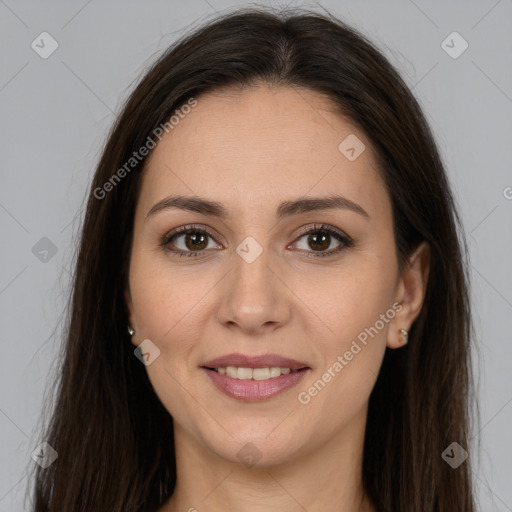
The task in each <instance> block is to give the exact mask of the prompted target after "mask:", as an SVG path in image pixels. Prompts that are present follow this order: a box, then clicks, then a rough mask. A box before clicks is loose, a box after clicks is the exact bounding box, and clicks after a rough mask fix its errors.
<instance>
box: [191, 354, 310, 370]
mask: <svg viewBox="0 0 512 512" xmlns="http://www.w3.org/2000/svg"><path fill="white" fill-rule="evenodd" d="M201 366H203V367H204V368H226V367H227V366H238V367H241V368H264V367H266V366H268V367H280V368H290V370H300V369H302V368H309V366H308V365H307V364H306V363H301V362H300V361H296V360H295V359H290V358H288V357H282V356H278V355H277V354H263V355H259V356H247V355H245V354H237V353H235V354H227V355H225V356H221V357H217V358H215V359H212V360H211V361H206V362H205V363H203V364H202V365H201Z"/></svg>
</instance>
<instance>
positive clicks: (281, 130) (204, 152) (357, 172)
mask: <svg viewBox="0 0 512 512" xmlns="http://www.w3.org/2000/svg"><path fill="white" fill-rule="evenodd" d="M196 100H197V105H196V106H195V107H193V108H191V110H190V112H189V113H188V114H186V115H184V116H183V117H182V118H181V119H180V120H179V122H178V123H177V124H176V125H174V127H173V129H172V130H170V131H169V133H166V134H164V136H163V138H162V140H161V142H159V143H158V144H157V146H156V148H155V149H153V150H152V153H151V154H150V156H149V158H148V160H147V162H146V166H145V171H144V177H143V186H142V189H141V197H140V201H141V203H142V208H143V210H144V211H145V212H147V211H148V210H149V209H150V208H151V206H152V205H153V204H154V203H155V202H156V201H158V200H160V199H162V198H163V197H165V196H166V195H168V194H171V193H186V194H191V193H192V194H197V195H200V196H202V197H211V198H212V199H215V200H216V201H220V202H223V203H226V205H228V206H230V205H232V206H233V208H234V209H236V210H237V211H238V213H242V212H243V211H245V210H249V209H254V208H255V207H257V208H258V209H259V210H262V209H263V208H264V205H265V204H268V206H269V208H271V207H272V204H273V203H274V202H276V203H277V202H278V201H279V200H281V199H283V198H290V197H293V198H296V197H300V196H305V195H308V194H309V195H315V196H317V195H322V194H323V195H327V194H330V193H334V192H339V193H342V194H343V195H345V196H347V197H349V198H350V199H353V200H354V201H357V202H359V203H361V204H362V206H363V207H364V208H365V209H366V210H367V211H368V212H369V213H370V215H371V216H372V217H373V215H372V213H371V212H372V210H373V212H374V214H376V215H382V211H381V212H380V213H379V210H382V209H386V208H390V203H389V198H388V197H387V193H386V192H385V187H384V184H383V182H382V179H381V177H380V174H379V172H378V171H377V166H376V161H375V158H374V154H373V150H372V148H371V145H370V141H369V140H368V139H367V137H366V135H365V134H364V133H363V132H362V131H361V130H360V129H359V128H358V127H357V126H355V125H354V124H353V123H352V122H350V121H349V120H348V119H346V118H345V117H343V116H341V115H340V114H339V113H338V112H337V111H336V109H335V106H334V104H333V103H332V102H331V101H330V100H329V99H328V98H326V97H325V96H322V95H320V94H319V93H316V92H314V91H311V90H309V89H304V88H300V89H298V88H291V87H269V86H259V87H254V88H249V89H248V88H245V89H243V90H240V89H235V88H229V89H223V90H218V91H214V92H209V93H206V94H204V95H201V96H199V97H197V98H196ZM347 137H350V138H349V139H347ZM354 137H357V138H354ZM344 140H349V141H355V142H356V144H364V147H365V149H364V151H363V152H362V153H361V154H360V156H359V157H357V158H356V159H355V160H350V159H349V158H347V156H346V155H345V154H344V153H343V152H342V151H340V149H339V146H340V143H342V141H344ZM357 141H360V142H357ZM352 145H354V144H352ZM343 147H344V146H342V149H343ZM362 147H363V146H362V145H361V146H360V147H356V149H357V150H360V148H362ZM273 197H275V198H276V201H269V200H270V199H271V198H273Z"/></svg>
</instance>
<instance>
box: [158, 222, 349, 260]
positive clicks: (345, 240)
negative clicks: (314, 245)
mask: <svg viewBox="0 0 512 512" xmlns="http://www.w3.org/2000/svg"><path fill="white" fill-rule="evenodd" d="M190 233H200V234H203V235H206V236H209V237H211V238H212V239H214V240H215V238H214V237H213V235H212V234H211V233H209V232H208V231H207V230H205V229H202V228H199V227H195V226H194V225H187V226H181V227H179V228H176V229H175V230H174V231H172V232H171V233H168V234H166V235H165V236H164V237H163V238H162V240H161V242H160V245H161V246H162V247H163V248H164V249H165V250H166V251H169V252H171V253H172V254H174V255H177V256H180V257H192V258H196V257H198V256H200V253H202V252H205V251H204V250H202V251H183V250H181V249H179V250H175V249H170V248H169V247H168V246H169V244H170V243H171V241H172V240H173V239H174V238H175V237H178V235H183V234H190ZM318 233H326V234H328V235H332V236H334V238H336V239H337V240H338V241H339V242H341V245H340V246H339V247H338V248H337V249H334V250H331V251H328V252H325V251H322V252H314V251H304V250H299V251H300V252H302V253H306V254H307V255H308V257H311V258H324V257H328V256H334V255H336V254H339V253H340V252H341V251H343V250H345V249H348V248H350V247H352V246H353V245H354V241H353V240H352V239H351V238H350V237H349V236H347V235H345V234H344V233H343V232H341V231H339V230H337V229H335V228H333V227H330V226H328V225H326V224H315V225H314V226H313V227H312V228H309V229H307V230H306V231H303V232H302V233H301V234H300V235H299V236H298V237H297V240H299V239H301V238H302V237H304V236H306V235H310V234H318ZM312 252H313V254H314V255H311V253H312Z"/></svg>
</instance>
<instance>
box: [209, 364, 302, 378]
mask: <svg viewBox="0 0 512 512" xmlns="http://www.w3.org/2000/svg"><path fill="white" fill-rule="evenodd" d="M202 368H205V369H206V370H211V371H212V372H216V373H218V374H220V375H226V376H227V377H230V378H232V379H238V380H258V381H261V380H268V379H275V378H277V377H280V376H281V375H289V374H291V373H297V372H301V371H303V370H307V369H309V367H308V366H304V367H303V368H298V369H292V368H288V367H280V366H271V367H268V366H264V367H260V368H248V367H243V366H221V367H218V368H210V367H207V366H202Z"/></svg>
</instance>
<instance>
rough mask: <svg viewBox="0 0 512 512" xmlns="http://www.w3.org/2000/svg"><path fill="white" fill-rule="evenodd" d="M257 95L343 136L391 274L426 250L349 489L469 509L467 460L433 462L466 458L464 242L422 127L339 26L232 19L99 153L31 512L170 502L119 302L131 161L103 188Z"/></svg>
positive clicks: (184, 51)
mask: <svg viewBox="0 0 512 512" xmlns="http://www.w3.org/2000/svg"><path fill="white" fill-rule="evenodd" d="M260 82H266V83H270V84H277V85H282V86H291V87H304V88H308V89H310V90H313V91H316V92H318V93H321V94H324V95H326V96H327V97H329V98H330V99H331V100H332V104H333V106H334V107H335V108H336V109H337V110H338V111H339V112H340V113H342V114H343V115H345V116H347V117H348V118H349V119H350V120H351V121H353V122H354V123H356V124H357V125H358V126H359V127H360V128H361V129H362V130H363V132H364V133H365V134H366V135H367V137H368V139H369V140H370V141H371V143H372V145H373V147H374V149H375V152H376V154H377V157H378V164H379V168H378V171H379V172H380V173H382V176H383V178H384V181H385V183H386V185H387V191H388V193H389V195H390V197H391V200H392V213H393V221H394V232H395V241H396V253H397V257H398V261H399V265H400V269H403V268H404V265H405V264H406V260H407V256H408V255H410V254H411V252H412V251H413V250H414V249H415V248H416V247H417V246H418V244H419V243H420V242H422V241H427V242H428V244H429V245H430V248H431V268H430V275H429V280H428V286H427V291H426V296H425V300H424V304H423V308H422V310H421V312H420V315H419V317H418V318H417V320H416V321H415V322H414V324H413V325H412V327H411V329H410V334H409V344H408V345H407V346H406V347H404V348H402V349H401V350H389V349H387V350H386V353H385V356H384V361H383V364H382V368H381V371H380V374H379V376H378V379H377V382H376V384H375V387H374V389H373V391H372V393H371V396H370V403H369V411H368V421H367V428H366V433H365V445H364V454H363V475H362V476H363V482H364V486H365V489H366V491H367V493H368V495H369V497H370V498H371V500H372V501H373V503H374V505H375V506H376V508H377V510H378V511H388V512H401V511H403V512H405V511H408V512H409V511H421V512H434V511H436V512H439V511H440V512H457V511H459V512H473V511H474V510H475V496H474V492H473V488H472V481H471V470H470V467H471V466H470V461H471V460H472V458H471V457H470V458H468V459H467V460H466V461H465V462H464V463H462V464H461V465H460V466H459V467H457V468H452V467H451V466H450V465H449V464H448V463H447V462H445V460H443V457H442V455H441V454H442V452H443V451H444V450H445V449H446V448H447V447H448V446H449V445H450V444H451V443H453V442H457V443H458V444H459V445H460V446H461V447H462V448H464V449H465V450H468V446H467V444H468V442H469V439H468V433H469V431H470V427H471V425H470V423H471V421H472V417H473V416H472V411H473V409H472V405H474V390H473V380H472V369H471V340H472V339H473V325H472V320H471V313H470V300H469V275H468V268H469V264H468V251H467V246H466V240H465V237H464V232H463V228H462V223H461V221H460V218H459V216H458V213H457V209H456V204H455V201H454V198H453V195H452V192H451V190H450V185H449V182H448V179H447V176H446V174H445V170H444V167H443V164H442V161H441V159H440V156H439V153H438V149H437V147H436V143H435V140H434V138H433V136H432V133H431V131H430V129H429V126H428V125H427V122H426V120H425V117H424V115H423V114H422V111H421V109H420V107H419V104H418V102H417V100H416V99H415V98H414V97H413V95H412V93H411V92H410V90H409V89H408V88H407V86H406V84H405V83H404V81H403V80H402V79H401V77H400V76H399V74H398V73H397V71H396V70H395V69H394V68H393V66H392V65H391V64H390V63H389V62H388V61H387V60H386V58H385V57H384V56H383V55H382V54H381V53H380V52H379V51H378V50H377V49H376V47H375V46H374V45H373V44H372V43H371V42H370V41H368V40H367V39H366V38H365V37H364V36H363V35H361V34H360V33H358V32H357V31H355V30H354V29H353V28H351V27H349V26H347V25H346V24H345V23H343V22H342V21H340V20H339V19H337V18H335V17H334V16H332V15H330V14H319V13H316V12H312V11H306V10H303V9H296V8H294V9H291V10H290V9H285V10H281V11H275V10H274V9H271V8H244V9H239V10H237V11H235V12H231V13H230V14H224V15H221V16H218V17H217V18H216V19H214V20H210V21H209V22H207V23H205V24H204V25H203V26H201V27H199V28H196V29H195V30H194V31H193V32H191V33H189V34H188V35H186V36H185V37H183V38H181V39H180V40H179V41H178V42H176V43H175V44H173V45H172V46H171V47H170V48H169V49H168V50H167V51H165V52H164V53H163V55H162V56H161V57H160V58H159V59H158V60H157V61H156V62H155V63H154V64H153V65H152V66H151V67H150V69H149V70H148V71H147V73H146V74H145V75H144V77H143V78H142V80H141V81H140V83H139V84H138V85H137V87H136V88H135V89H134V90H133V92H132V93H131V95H130V96H129V98H128V99H127V101H126V103H125V104H124V107H123V108H122V110H121V113H120V115H119V116H118V118H117V120H116V122H115V124H114V126H113V128H112V130H111V132H110V134H109V137H108V140H107V141H106V144H105V146H104V149H103V153H102V156H101V158H100V161H99V164H98V167H97V169H96V173H95V175H94V178H93V182H92V185H91V189H90V191H89V197H88V202H87V209H86V213H85V217H84V221H83V227H82V230H81V238H80V241H79V247H78V253H77V257H76V265H75V267H74V274H73V290H72V296H71V299H70V303H69V308H68V320H67V323H66V327H65V339H64V344H63V359H62V364H61V367H60V372H59V376H58V382H57V383H56V385H57V393H56V400H55V404H54V407H53V410H52V411H53V412H52V415H51V419H50V422H49V424H48V425H47V426H44V427H43V432H42V435H41V439H42V440H44V441H47V442H48V443H49V444H50V445H51V446H52V447H53V448H54V449H55V450H56V451H57V453H58V458H57V460H56V461H55V462H54V463H53V464H52V465H50V466H49V467H48V468H46V469H42V468H41V467H39V466H37V465H34V467H35V475H34V489H33V491H34V497H33V502H34V504H33V507H34V508H33V510H34V511H35V512H57V511H58V512H80V511H84V512H90V511H93V510H94V511H100V510H104V511H107V510H108V511H109V512H142V511H154V510H156V509H157V508H158V507H160V506H161V505H162V504H163V503H164V502H166V501H167V500H168V499H169V497H170V496H171V495H172V493H173V490H174V487H175V483H176V466H175V454H174V438H173V422H172V417H171V416H170V414H169V413H168V411H167V410H166V409H165V408H164V407H163V405H162V403H161V402H160V401H159V399H158V397H157V396H156V394H155V392H154V390H153V388H152V386H151V384H150V382H149V379H148V376H147V373H146V370H145V367H144V365H142V364H141V363H140V361H139V360H138V359H137V358H136V357H135V356H134V353H133V346H132V344H131V343H130V340H129V335H128V333H127V328H126V326H127V323H128V319H127V309H126V304H125V300H124V290H125V287H126V286H127V279H128V266H129V254H130V247H131V240H132V231H133V223H134V212H135V206H136V201H137V197H138V193H139V187H140V182H141V175H142V172H143V168H144V162H145V158H144V159H141V160H140V162H137V163H136V165H133V168H130V170H129V172H128V171H127V172H126V173H123V176H122V179H119V180H117V181H115V182H113V181H112V177H113V175H114V174H115V173H116V171H117V170H118V169H120V168H122V167H123V165H124V166H125V170H126V169H127V168H126V162H128V161H129V160H130V158H131V157H132V155H133V153H134V152H136V151H138V149H139V148H141V147H142V146H144V145H145V143H146V141H147V138H148V136H150V135H151V134H152V133H154V130H155V129H156V128H157V127H158V126H161V125H163V124H165V123H166V122H168V120H169V118H170V117H171V115H172V114H173V112H174V111H175V110H176V109H177V108H178V107H180V106H181V105H183V104H185V103H186V102H187V100H190V98H192V97H194V98H196V99H198V101H200V95H201V94H202V93H205V92H208V91H212V90H215V89H217V88H220V87H224V86H239V87H247V86H251V85H254V84H257V83H260ZM118 177H119V174H118ZM109 180H111V181H110V183H111V186H110V187H105V183H107V182H108V181H109ZM106 188H108V192H105V193H103V192H102V193H98V190H100V189H101V190H103V191H105V190H106ZM95 191H96V193H95ZM470 455H471V454H470Z"/></svg>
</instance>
